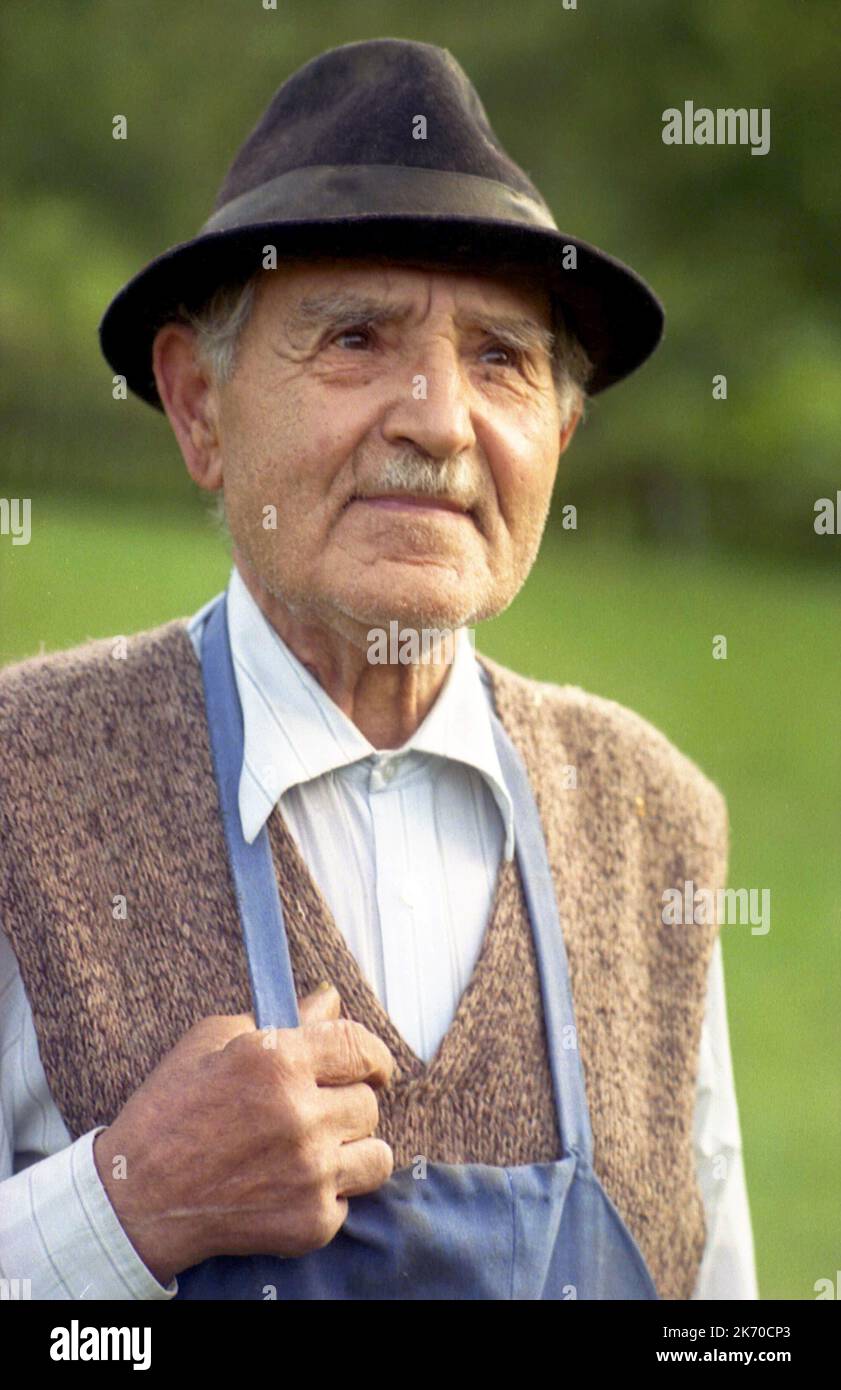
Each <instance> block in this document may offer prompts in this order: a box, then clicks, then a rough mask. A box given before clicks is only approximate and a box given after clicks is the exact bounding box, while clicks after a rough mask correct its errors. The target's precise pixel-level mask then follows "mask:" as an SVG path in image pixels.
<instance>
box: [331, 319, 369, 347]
mask: <svg viewBox="0 0 841 1390" xmlns="http://www.w3.org/2000/svg"><path fill="white" fill-rule="evenodd" d="M348 338H357V339H361V341H362V342H363V343H369V342H370V341H371V330H370V328H369V327H368V326H367V325H366V324H359V325H356V326H355V327H353V328H342V329H340V331H339V332H338V333H336V334H334V336H333V337H332V338H331V339H330V342H331V343H338V344H339V346H340V347H341V346H347V344H346V343H343V342H342V339H348Z"/></svg>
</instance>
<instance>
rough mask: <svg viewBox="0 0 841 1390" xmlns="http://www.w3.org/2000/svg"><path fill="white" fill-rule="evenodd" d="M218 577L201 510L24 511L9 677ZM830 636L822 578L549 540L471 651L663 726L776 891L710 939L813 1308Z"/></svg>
mask: <svg viewBox="0 0 841 1390" xmlns="http://www.w3.org/2000/svg"><path fill="white" fill-rule="evenodd" d="M228 572H229V561H228V557H227V554H226V552H225V550H224V548H223V546H222V544H221V542H220V540H219V538H218V537H217V536H216V535H215V534H214V532H213V530H212V528H211V526H210V524H209V523H208V521H207V520H206V519H205V517H204V515H203V514H202V513H197V515H196V517H195V518H191V517H190V516H185V515H184V514H183V513H182V512H180V511H178V512H175V513H171V514H170V515H165V514H163V511H162V509H158V510H151V509H148V510H142V509H138V508H136V507H134V508H132V509H131V510H130V511H127V510H124V509H120V508H119V507H118V506H115V505H114V504H113V503H111V504H109V505H103V504H100V503H92V502H84V503H82V502H76V503H74V504H72V505H71V504H69V503H60V502H58V501H55V502H48V501H46V500H42V501H36V503H35V505H34V506H33V538H32V542H31V544H30V545H28V546H17V547H13V546H11V544H10V541H9V538H8V537H2V538H0V662H4V663H5V662H8V661H11V660H14V659H18V658H20V657H22V656H25V655H28V654H30V653H34V652H37V651H39V650H46V651H50V650H54V649H58V648H62V647H69V646H73V645H75V644H76V643H78V642H81V641H83V640H85V638H87V637H89V636H90V637H94V636H106V635H110V634H115V633H128V632H133V631H138V630H140V629H142V628H145V627H150V626H153V625H155V624H157V623H160V622H163V621H165V620H167V619H168V618H171V617H175V616H178V615H181V614H189V613H191V612H193V611H194V610H195V609H196V608H198V607H199V606H200V605H201V604H202V603H203V602H205V600H206V599H207V598H209V597H211V596H212V595H213V594H215V593H217V592H218V591H219V590H220V589H222V588H223V587H224V585H225V583H226V580H227V575H228ZM716 634H723V635H724V636H726V638H727V643H728V655H727V660H726V661H715V660H713V658H712V641H713V637H714V636H715V635H716ZM839 634H841V585H839V583H838V581H837V579H836V577H835V576H834V575H833V574H831V573H827V572H822V573H821V572H809V571H800V570H786V569H782V568H780V569H776V568H771V567H764V566H763V567H760V566H758V565H757V564H755V563H754V562H752V561H750V560H749V559H742V558H741V557H739V556H735V557H732V556H731V557H721V556H715V555H706V556H705V555H704V554H702V553H698V552H697V551H694V552H691V553H689V554H687V555H682V554H681V555H677V554H676V555H670V554H668V553H665V552H662V551H653V552H652V551H646V550H642V549H638V548H635V547H634V545H633V544H632V543H631V542H630V541H628V540H627V539H622V540H620V541H618V542H616V543H613V544H607V543H606V542H605V541H602V542H600V543H599V544H595V545H594V544H592V543H591V542H587V541H586V540H585V539H584V538H583V536H582V535H580V534H579V533H575V532H562V533H560V534H559V535H558V536H555V535H552V536H547V538H546V540H545V542H544V547H543V550H542V551H541V556H540V559H539V561H538V564H537V565H536V566H535V569H534V571H533V573H532V575H531V577H530V579H529V582H528V584H527V585H526V587H525V589H524V590H523V592H522V593H521V594H520V596H519V597H518V598H517V600H516V601H515V603H514V604H513V605H512V607H511V608H510V609H509V610H508V611H507V612H506V613H504V614H503V615H502V616H501V617H500V618H498V619H496V620H495V621H494V622H492V623H488V624H485V625H483V627H482V628H481V629H480V630H479V632H478V634H477V644H478V646H479V648H480V650H483V651H486V652H487V653H488V654H489V655H491V656H494V657H496V658H497V659H498V660H500V661H503V662H505V663H506V664H507V665H510V666H512V667H514V668H515V669H517V670H519V671H522V672H523V673H525V674H528V675H533V676H537V677H539V678H541V679H545V680H555V681H559V682H571V683H572V684H575V685H581V686H583V687H584V688H585V689H589V690H593V691H596V692H598V693H599V694H602V695H607V696H610V697H611V698H613V699H616V700H619V701H621V702H622V703H623V704H626V705H629V706H630V707H631V708H633V709H635V710H637V711H639V713H641V714H643V715H645V716H646V717H647V718H649V719H651V720H652V721H653V722H654V723H655V724H656V725H658V727H660V728H661V729H663V731H664V732H665V733H666V734H667V735H668V736H669V737H670V738H671V739H672V740H673V741H674V742H675V743H677V745H678V746H679V747H680V748H681V749H682V750H683V751H684V752H686V753H687V754H688V755H689V756H690V757H692V758H694V759H695V760H696V761H697V762H698V763H699V764H700V766H701V767H702V768H703V769H704V771H705V772H707V773H708V774H709V776H711V777H712V778H713V780H714V781H715V782H717V783H718V785H719V786H720V787H721V788H722V790H723V791H724V793H725V795H726V796H727V801H728V805H729V808H730V817H731V839H732V853H731V871H730V881H731V883H732V884H734V885H736V886H743V887H755V888H765V887H767V888H770V889H771V930H770V932H769V933H768V934H767V936H753V935H752V934H751V933H750V930H749V928H747V927H739V926H729V927H724V928H723V929H722V938H723V942H724V959H725V974H726V981H727V994H728V1006H729V1017H730V1034H731V1044H732V1049H733V1055H734V1065H735V1073H736V1086H737V1093H738V1098H739V1108H740V1114H741V1121H742V1132H743V1139H744V1145H745V1155H746V1171H747V1178H748V1191H749V1195H750V1201H751V1210H752V1215H753V1223H754V1234H755V1239H756V1248H757V1263H758V1269H759V1280H760V1292H761V1295H762V1297H763V1298H792V1299H809V1298H813V1297H814V1284H815V1281H816V1280H817V1279H820V1278H832V1279H834V1278H835V1271H836V1269H838V1268H839V1266H841V1242H840V1241H839V1215H838V1213H839V1208H840V1207H841V1203H839V1183H838V1134H839V1115H840V1114H841V1100H839V1065H838V1056H839V1050H838V1029H837V1017H838V1013H839V1008H838V980H839V977H841V970H839V964H841V950H839V939H840V937H841V931H840V929H841V857H840V856H839V846H841V795H839V790H841V738H839V713H838V710H839V690H841V638H840V637H839Z"/></svg>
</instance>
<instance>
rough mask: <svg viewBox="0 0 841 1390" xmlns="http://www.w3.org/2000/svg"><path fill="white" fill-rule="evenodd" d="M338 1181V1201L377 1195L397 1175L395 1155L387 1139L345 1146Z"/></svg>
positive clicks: (357, 1140)
mask: <svg viewBox="0 0 841 1390" xmlns="http://www.w3.org/2000/svg"><path fill="white" fill-rule="evenodd" d="M340 1152H341V1165H340V1168H339V1172H338V1174H337V1177H336V1195H337V1197H359V1196H361V1195H362V1193H363V1192H376V1190H377V1188H378V1187H382V1185H383V1183H384V1182H388V1179H389V1178H390V1177H391V1175H392V1173H393V1172H394V1154H393V1153H392V1151H391V1149H390V1148H389V1146H388V1144H387V1143H386V1142H385V1140H384V1139H354V1140H352V1141H351V1142H350V1143H349V1144H342V1147H341V1150H340Z"/></svg>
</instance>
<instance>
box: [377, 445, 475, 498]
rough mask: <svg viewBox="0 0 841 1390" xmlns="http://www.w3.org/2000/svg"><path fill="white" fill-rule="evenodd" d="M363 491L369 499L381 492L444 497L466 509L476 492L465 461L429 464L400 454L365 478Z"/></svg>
mask: <svg viewBox="0 0 841 1390" xmlns="http://www.w3.org/2000/svg"><path fill="white" fill-rule="evenodd" d="M364 488H365V491H366V493H367V494H368V495H369V496H371V495H373V494H374V493H376V492H379V491H380V490H382V491H383V492H414V493H417V494H418V495H419V496H424V497H447V498H449V499H450V500H451V501H453V502H457V503H459V504H460V505H462V506H464V507H465V508H471V507H473V506H474V504H475V502H476V500H477V498H478V496H479V489H478V488H477V486H476V479H475V477H474V473H473V468H472V467H471V465H470V464H469V463H468V461H467V459H464V458H459V459H453V460H452V462H448V463H430V462H429V460H428V459H421V458H418V456H417V454H403V455H398V457H396V458H390V459H388V460H387V461H386V462H385V463H384V464H380V465H379V467H378V468H377V469H376V470H375V471H374V472H373V473H372V474H367V473H366V475H365V482H364Z"/></svg>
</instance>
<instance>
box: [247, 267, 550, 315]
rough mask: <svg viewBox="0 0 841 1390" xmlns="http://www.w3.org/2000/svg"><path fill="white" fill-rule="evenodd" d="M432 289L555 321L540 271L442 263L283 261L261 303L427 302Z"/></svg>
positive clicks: (261, 292) (261, 291)
mask: <svg viewBox="0 0 841 1390" xmlns="http://www.w3.org/2000/svg"><path fill="white" fill-rule="evenodd" d="M432 287H440V288H444V289H446V290H448V291H450V292H451V293H452V295H453V298H454V299H458V300H461V301H475V302H477V303H482V304H483V305H484V306H485V307H487V308H493V309H499V310H504V309H509V310H514V309H517V310H520V311H524V312H528V313H529V314H530V315H531V316H533V317H534V318H535V319H536V320H537V321H538V322H540V323H543V324H545V325H546V326H549V325H550V324H551V322H552V309H553V306H552V299H551V296H550V294H549V291H548V289H547V287H546V284H545V282H544V281H543V279H542V278H541V277H540V275H539V274H538V273H537V272H535V271H530V270H528V269H527V268H524V267H522V266H510V267H509V266H505V267H500V266H498V265H494V264H478V265H473V264H471V265H470V266H466V265H453V264H448V263H445V262H441V261H440V260H431V259H423V258H419V257H412V258H407V259H405V260H404V259H402V258H401V259H396V258H386V257H382V256H371V257H365V258H361V257H353V258H341V257H326V256H325V257H317V258H316V257H314V258H311V259H310V258H308V259H301V258H299V259H295V260H292V261H285V262H283V263H281V264H280V265H279V266H278V268H277V269H276V270H263V271H261V272H260V274H259V276H258V280H257V297H258V302H260V301H265V302H267V304H268V305H269V306H270V307H271V308H272V310H274V309H280V308H281V307H282V306H286V307H288V308H289V309H290V310H292V309H293V308H294V307H295V306H297V305H299V304H300V303H301V302H302V301H305V300H307V301H309V300H313V299H320V298H321V297H322V296H323V297H324V298H325V299H326V300H328V301H329V299H330V297H331V295H333V294H335V295H336V296H337V298H338V296H339V295H344V294H347V293H348V292H359V293H365V294H376V295H377V296H378V297H380V298H383V299H392V298H393V299H402V298H404V297H418V298H419V299H420V298H421V297H423V298H425V296H426V295H427V294H428V292H429V290H430V289H431V288H432Z"/></svg>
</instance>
